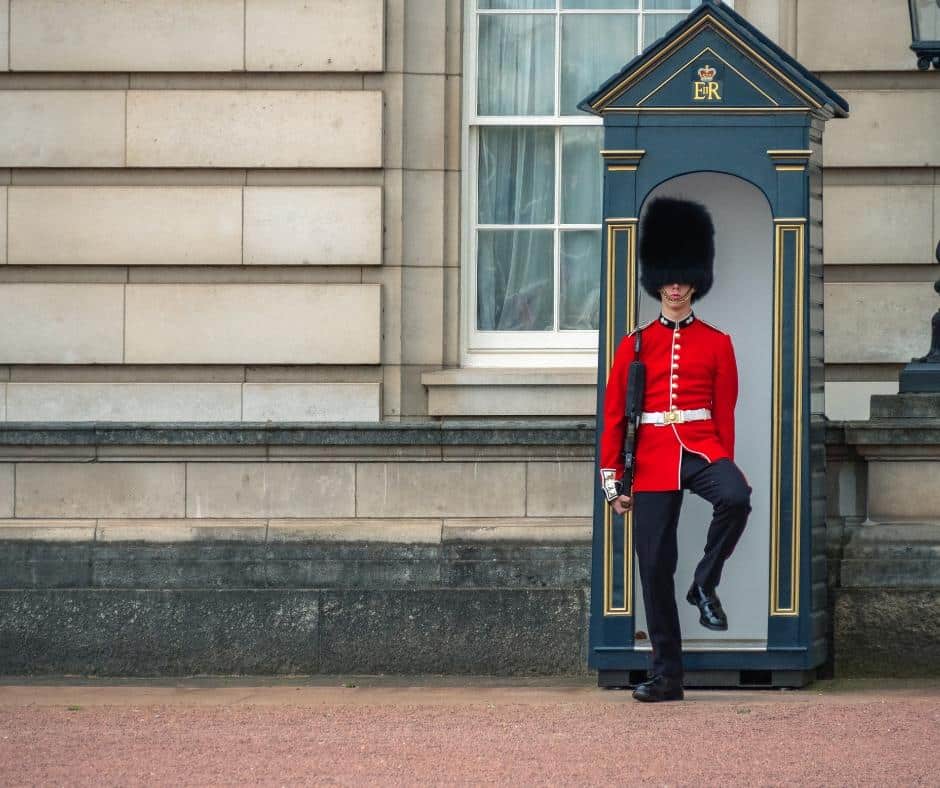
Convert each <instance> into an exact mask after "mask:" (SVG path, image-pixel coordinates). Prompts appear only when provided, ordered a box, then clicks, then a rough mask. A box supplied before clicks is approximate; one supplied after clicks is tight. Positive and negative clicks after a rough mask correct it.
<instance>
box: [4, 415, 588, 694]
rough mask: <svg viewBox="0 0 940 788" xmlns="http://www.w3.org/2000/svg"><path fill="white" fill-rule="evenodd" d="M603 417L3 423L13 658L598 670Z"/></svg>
mask: <svg viewBox="0 0 940 788" xmlns="http://www.w3.org/2000/svg"><path fill="white" fill-rule="evenodd" d="M592 453H593V425H592V424H590V423H570V422H569V423H556V424H553V425H546V424H517V425H510V424H506V423H502V424H498V423H477V424H464V425H452V426H442V425H440V424H424V425H404V424H402V425H371V426H370V425H361V424H360V425H351V426H349V427H342V426H337V425H322V426H320V427H316V426H314V425H294V426H290V425H253V426H247V425H246V426H242V427H235V426H230V427H212V426H195V425H190V426H185V425H181V426H177V427H166V426H165V427H156V426H151V427H146V426H140V425H106V424H105V425H98V426H91V425H86V426H81V425H59V426H40V425H25V424H20V425H9V424H8V425H5V426H0V673H17V674H21V673H30V674H42V673H83V674H107V675H142V674H161V675H179V674H191V673H315V672H333V673H342V672H346V673H349V672H359V673H373V672H396V673H419V672H436V673H466V672H472V673H493V674H530V673H549V674H558V673H584V672H586V670H587V652H586V638H587V615H588V612H587V611H588V593H589V586H590V565H591V516H590V515H591V512H590V508H591V506H592V485H593V480H592V476H593V461H592V459H591V456H592Z"/></svg>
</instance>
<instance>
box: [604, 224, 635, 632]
mask: <svg viewBox="0 0 940 788" xmlns="http://www.w3.org/2000/svg"><path fill="white" fill-rule="evenodd" d="M615 221H616V222H617V223H616V224H615V223H613V221H611V220H608V224H607V261H606V262H607V272H606V274H607V301H606V306H607V320H606V323H605V326H604V330H605V331H606V338H607V347H606V354H605V363H606V364H607V366H606V373H605V374H606V376H607V377H608V378H609V377H610V369H611V367H612V366H613V363H614V350H615V347H614V342H615V339H616V337H615V332H614V329H615V322H614V321H615V314H614V313H615V306H616V303H615V300H614V297H615V295H616V290H617V234H618V233H623V234H624V235H625V238H624V242H625V243H626V261H625V262H626V266H625V268H626V271H625V273H626V277H627V281H626V284H627V304H626V306H627V310H626V311H627V321H626V322H627V326H626V330H627V332H629V331H632V330H633V328H634V327H635V326H636V298H635V297H634V293H633V290H634V283H635V282H636V226H637V219H636V218H628V219H617V220H615ZM613 527H614V523H613V512H612V510H611V508H610V507H609V506H605V507H604V615H605V616H632V615H633V516H632V515H627V517H626V518H624V524H623V527H624V540H623V542H624V544H623V553H624V554H623V594H624V600H623V606H622V607H615V606H614V600H613V596H614V587H613V561H614V553H613Z"/></svg>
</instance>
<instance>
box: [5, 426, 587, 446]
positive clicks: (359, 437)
mask: <svg viewBox="0 0 940 788" xmlns="http://www.w3.org/2000/svg"><path fill="white" fill-rule="evenodd" d="M594 429H595V427H594V419H584V420H578V421H574V420H568V421H538V420H512V421H510V420H506V421H477V422H460V421H444V422H415V423H402V422H398V423H393V422H383V423H372V422H359V423H349V424H336V423H317V422H309V423H300V422H298V423H282V422H257V423H248V422H245V423H237V424H231V423H230V424H226V423H201V424H200V423H191V424H190V423H187V424H179V423H159V424H158V423H148V424H141V423H126V424H120V423H85V422H68V423H51V422H50V423H29V422H6V423H3V424H0V446H4V445H5V446H135V445H144V446H220V445H224V446H285V445H287V446H402V445H405V446H414V445H420V446H474V445H475V446H479V445H499V446H513V445H526V446H546V445H558V444H561V445H569V446H570V445H589V446H593V445H594V438H595V434H594Z"/></svg>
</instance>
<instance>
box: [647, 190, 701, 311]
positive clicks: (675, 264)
mask: <svg viewBox="0 0 940 788" xmlns="http://www.w3.org/2000/svg"><path fill="white" fill-rule="evenodd" d="M714 263H715V228H714V226H713V225H712V218H711V216H710V215H709V213H708V211H707V210H706V209H705V206H704V205H701V204H700V203H697V202H692V201H691V200H676V199H673V198H671V197H657V198H656V199H654V200H653V201H652V202H651V203H650V205H649V207H648V208H647V209H646V213H645V214H644V216H643V221H642V223H641V225H640V284H641V285H642V286H643V289H644V290H646V292H647V293H649V294H650V295H651V296H652V297H653V298H655V299H656V300H659V290H660V288H661V287H663V286H664V285H668V284H672V283H673V282H678V283H680V284H689V285H692V286H693V287H694V288H695V293H694V294H693V295H692V300H693V301H696V300H697V299H699V298H702V297H703V296H704V295H705V294H706V293H707V292H708V291H709V290H710V289H711V286H712V281H713V278H714V277H713V269H714Z"/></svg>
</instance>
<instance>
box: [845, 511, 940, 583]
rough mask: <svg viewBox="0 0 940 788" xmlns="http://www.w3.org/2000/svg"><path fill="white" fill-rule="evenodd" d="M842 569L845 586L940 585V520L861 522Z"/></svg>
mask: <svg viewBox="0 0 940 788" xmlns="http://www.w3.org/2000/svg"><path fill="white" fill-rule="evenodd" d="M840 570H841V575H840V585H841V587H842V588H869V589H879V588H880V589H887V588H891V589H925V588H940V523H874V524H869V525H862V526H858V527H856V528H854V529H853V530H852V532H851V534H850V536H849V538H848V541H847V542H846V544H845V547H844V548H843V558H842V563H841V567H840Z"/></svg>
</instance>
